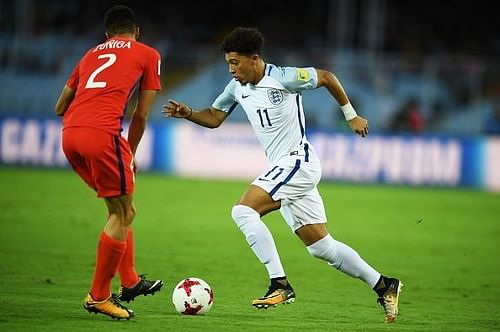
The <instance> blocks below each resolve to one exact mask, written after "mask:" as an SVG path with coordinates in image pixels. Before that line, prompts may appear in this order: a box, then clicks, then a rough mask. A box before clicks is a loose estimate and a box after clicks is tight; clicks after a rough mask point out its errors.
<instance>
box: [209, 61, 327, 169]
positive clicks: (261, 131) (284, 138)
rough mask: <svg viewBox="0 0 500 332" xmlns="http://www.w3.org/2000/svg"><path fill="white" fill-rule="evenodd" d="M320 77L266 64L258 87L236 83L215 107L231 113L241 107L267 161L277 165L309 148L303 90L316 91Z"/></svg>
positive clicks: (312, 70)
mask: <svg viewBox="0 0 500 332" xmlns="http://www.w3.org/2000/svg"><path fill="white" fill-rule="evenodd" d="M317 85H318V74H317V72H316V69H315V68H313V67H308V68H297V67H278V66H275V65H273V64H266V66H265V75H264V77H263V78H262V79H261V80H260V82H258V83H257V84H255V85H254V84H251V83H248V84H244V85H243V84H241V83H239V82H238V81H236V80H235V79H232V80H231V81H230V82H229V83H228V85H227V86H226V88H225V89H224V92H222V93H221V94H220V95H219V96H218V97H217V99H216V100H215V101H214V103H213V104H212V107H214V108H216V109H218V110H222V111H224V112H228V113H231V112H232V111H233V110H234V108H235V107H236V106H237V105H238V104H240V105H241V106H242V107H243V110H244V111H245V113H246V114H247V117H248V120H250V123H251V124H252V127H253V129H254V131H255V134H256V135H257V139H258V140H259V142H260V144H261V146H262V148H263V149H264V152H265V154H266V157H267V159H268V161H269V162H270V163H273V162H275V161H277V160H279V159H281V158H282V157H284V156H287V155H289V154H290V153H292V152H293V151H297V150H302V149H303V148H304V147H305V149H307V148H308V146H309V144H307V143H308V141H307V138H306V135H305V117H304V110H303V106H302V95H301V93H300V92H301V91H302V90H311V89H315V88H316V87H317Z"/></svg>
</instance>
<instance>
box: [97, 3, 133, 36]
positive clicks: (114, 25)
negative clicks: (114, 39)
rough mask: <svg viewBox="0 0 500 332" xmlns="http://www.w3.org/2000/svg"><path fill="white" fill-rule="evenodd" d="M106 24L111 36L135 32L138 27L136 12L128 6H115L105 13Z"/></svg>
mask: <svg viewBox="0 0 500 332" xmlns="http://www.w3.org/2000/svg"><path fill="white" fill-rule="evenodd" d="M104 26H105V28H106V32H107V33H108V34H109V35H110V36H114V35H119V34H123V33H134V32H135V29H136V27H137V23H136V20H135V14H134V12H133V10H132V9H130V8H129V7H127V6H124V5H116V6H113V7H111V8H110V9H109V10H108V11H107V12H106V14H105V15H104Z"/></svg>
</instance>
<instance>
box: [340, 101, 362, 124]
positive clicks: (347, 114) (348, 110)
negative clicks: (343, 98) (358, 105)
mask: <svg viewBox="0 0 500 332" xmlns="http://www.w3.org/2000/svg"><path fill="white" fill-rule="evenodd" d="M340 109H341V110H342V113H344V118H345V119H346V121H351V120H352V119H354V118H355V117H357V116H358V114H356V111H355V110H354V108H353V107H352V105H351V103H347V104H345V105H343V106H340Z"/></svg>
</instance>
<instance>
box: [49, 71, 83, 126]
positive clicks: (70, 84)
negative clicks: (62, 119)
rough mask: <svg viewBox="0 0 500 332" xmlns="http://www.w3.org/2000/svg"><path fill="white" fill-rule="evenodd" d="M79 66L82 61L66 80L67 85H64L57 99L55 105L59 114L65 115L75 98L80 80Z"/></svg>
mask: <svg viewBox="0 0 500 332" xmlns="http://www.w3.org/2000/svg"><path fill="white" fill-rule="evenodd" d="M79 68H80V63H78V64H77V65H76V66H75V68H74V69H73V72H72V73H71V75H70V76H69V78H68V80H67V81H66V85H65V86H64V88H63V90H62V92H61V95H60V96H59V99H58V100H57V103H56V107H55V111H56V115H57V116H63V115H64V113H65V112H66V111H67V110H68V107H69V105H70V104H71V102H72V101H73V99H74V98H75V94H76V87H77V86H78V80H79Z"/></svg>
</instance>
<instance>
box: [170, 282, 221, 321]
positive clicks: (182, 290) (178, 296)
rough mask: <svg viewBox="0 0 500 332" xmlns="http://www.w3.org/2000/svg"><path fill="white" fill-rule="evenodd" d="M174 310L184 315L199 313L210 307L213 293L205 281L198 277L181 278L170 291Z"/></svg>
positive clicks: (206, 310)
mask: <svg viewBox="0 0 500 332" xmlns="http://www.w3.org/2000/svg"><path fill="white" fill-rule="evenodd" d="M172 302H173V304H174V307H175V310H177V311H178V312H179V313H181V314H184V315H200V314H203V313H206V312H208V311H209V310H210V308H212V304H213V303H214V293H213V291H212V288H211V287H210V286H209V285H208V284H207V282H206V281H204V280H202V279H200V278H186V279H183V280H181V281H180V282H179V283H178V284H177V285H176V286H175V288H174V291H173V292H172Z"/></svg>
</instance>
